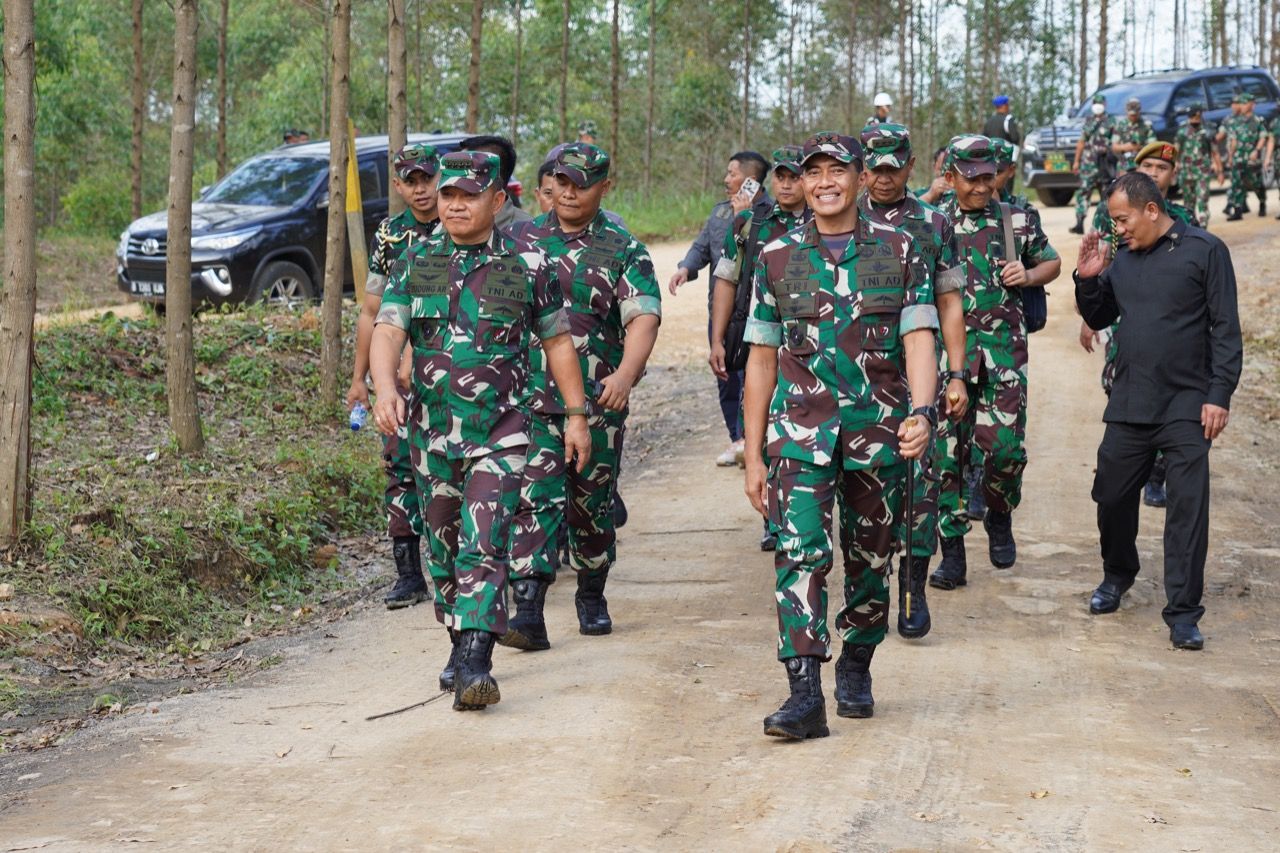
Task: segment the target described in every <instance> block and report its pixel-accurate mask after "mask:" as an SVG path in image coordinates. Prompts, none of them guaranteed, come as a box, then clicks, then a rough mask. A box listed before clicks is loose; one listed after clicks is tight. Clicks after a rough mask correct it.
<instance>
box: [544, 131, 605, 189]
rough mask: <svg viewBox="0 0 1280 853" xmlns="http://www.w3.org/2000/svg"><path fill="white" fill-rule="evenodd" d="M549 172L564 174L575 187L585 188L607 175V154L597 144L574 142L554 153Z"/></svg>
mask: <svg viewBox="0 0 1280 853" xmlns="http://www.w3.org/2000/svg"><path fill="white" fill-rule="evenodd" d="M551 174H553V175H564V176H565V177H566V178H568V179H569V180H570V181H571V182H572V183H573V185H574V186H575V187H577V188H578V189H580V190H585V189H586V188H587V187H593V186H595V185H596V184H598V183H600V182H601V181H603V180H604V179H605V178H607V177H609V155H608V154H607V153H605V150H604V149H603V148H601V147H599V146H598V145H592V144H591V143H589V142H574V143H572V144H570V145H566V146H564V147H563V148H561V149H560V151H559V152H558V153H557V154H556V159H555V165H553V166H552V167H551Z"/></svg>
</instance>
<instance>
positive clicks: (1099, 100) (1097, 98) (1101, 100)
mask: <svg viewBox="0 0 1280 853" xmlns="http://www.w3.org/2000/svg"><path fill="white" fill-rule="evenodd" d="M1093 102H1094V103H1095V104H1105V103H1106V102H1107V96H1106V95H1104V94H1102V93H1101V92H1099V93H1098V94H1096V95H1094V96H1093Z"/></svg>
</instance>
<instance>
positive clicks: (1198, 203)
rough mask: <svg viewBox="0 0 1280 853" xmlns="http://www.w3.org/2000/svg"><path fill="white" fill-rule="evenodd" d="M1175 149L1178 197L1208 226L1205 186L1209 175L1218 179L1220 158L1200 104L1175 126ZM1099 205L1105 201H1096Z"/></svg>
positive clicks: (1201, 223) (1195, 105)
mask: <svg viewBox="0 0 1280 853" xmlns="http://www.w3.org/2000/svg"><path fill="white" fill-rule="evenodd" d="M1173 143H1174V145H1175V146H1176V147H1177V149H1178V154H1179V158H1180V159H1179V161H1178V164H1177V166H1178V184H1179V185H1180V186H1181V187H1182V197H1183V199H1185V200H1186V202H1187V205H1188V206H1189V207H1190V208H1191V209H1192V210H1193V211H1194V212H1195V216H1196V219H1197V220H1199V222H1200V227H1201V228H1208V227H1209V187H1210V182H1211V181H1212V180H1213V176H1214V175H1217V176H1218V180H1222V161H1221V160H1219V159H1218V148H1217V146H1216V145H1214V143H1213V134H1212V133H1210V132H1209V129H1208V128H1207V127H1205V126H1204V107H1203V106H1202V105H1201V104H1192V105H1191V109H1190V110H1189V111H1188V112H1187V123H1186V124H1184V125H1183V126H1182V127H1180V128H1178V132H1177V134H1176V135H1175V136H1174V138H1173ZM1098 207H1099V209H1102V208H1104V207H1106V205H1098Z"/></svg>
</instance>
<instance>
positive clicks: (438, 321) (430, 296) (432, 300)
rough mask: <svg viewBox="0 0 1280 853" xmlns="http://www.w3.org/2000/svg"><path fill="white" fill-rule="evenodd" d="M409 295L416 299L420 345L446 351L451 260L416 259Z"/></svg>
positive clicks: (415, 334)
mask: <svg viewBox="0 0 1280 853" xmlns="http://www.w3.org/2000/svg"><path fill="white" fill-rule="evenodd" d="M409 295H410V296H411V297H412V298H413V319H412V321H411V323H412V333H413V338H414V340H415V342H416V346H419V347H421V348H423V349H430V350H439V349H443V348H444V335H445V330H446V329H447V328H448V326H449V259H448V258H447V257H444V256H441V255H425V256H423V257H418V258H414V259H413V261H412V267H411V268H410V270H409Z"/></svg>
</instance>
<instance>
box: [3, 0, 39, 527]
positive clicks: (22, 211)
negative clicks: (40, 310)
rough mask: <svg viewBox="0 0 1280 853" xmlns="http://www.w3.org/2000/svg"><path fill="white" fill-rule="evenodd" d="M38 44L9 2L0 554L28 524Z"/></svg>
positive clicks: (18, 6)
mask: <svg viewBox="0 0 1280 853" xmlns="http://www.w3.org/2000/svg"><path fill="white" fill-rule="evenodd" d="M35 76H36V40H35V10H34V8H33V3H32V0H4V141H5V145H4V285H3V287H2V288H0V547H5V546H9V545H12V544H14V543H15V542H17V541H18V537H19V536H21V535H22V531H23V528H24V527H25V526H26V524H27V522H29V521H30V520H31V491H32V483H31V369H32V365H33V364H34V362H35V328H34V327H35V316H36V197H35V188H36V187H35V174H36V173H35V167H36V156H35V125H36V92H35Z"/></svg>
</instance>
